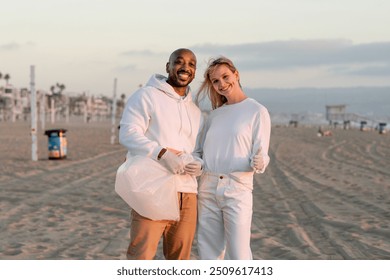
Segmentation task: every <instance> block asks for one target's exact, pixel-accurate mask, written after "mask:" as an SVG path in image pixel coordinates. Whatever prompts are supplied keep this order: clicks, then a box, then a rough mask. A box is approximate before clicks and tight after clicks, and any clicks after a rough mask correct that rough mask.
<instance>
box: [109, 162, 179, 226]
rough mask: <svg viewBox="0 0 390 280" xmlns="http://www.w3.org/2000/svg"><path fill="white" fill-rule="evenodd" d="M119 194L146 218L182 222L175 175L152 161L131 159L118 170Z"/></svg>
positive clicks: (116, 188) (116, 183) (116, 187)
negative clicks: (180, 220)
mask: <svg viewBox="0 0 390 280" xmlns="http://www.w3.org/2000/svg"><path fill="white" fill-rule="evenodd" d="M115 191H116V193H117V194H118V195H119V196H120V197H121V198H122V199H123V200H124V201H125V202H126V203H127V204H128V205H129V206H130V207H131V208H132V209H134V210H135V211H136V212H137V213H138V214H140V215H142V216H144V217H146V218H149V219H152V220H175V221H177V220H179V219H180V212H179V203H178V197H177V190H176V180H175V175H174V174H172V173H170V172H169V171H168V170H166V169H165V168H164V167H163V166H162V165H161V164H160V163H158V162H156V161H155V160H153V159H151V158H148V157H142V156H134V157H131V158H128V159H127V160H126V161H125V162H124V163H123V164H122V165H121V166H120V167H119V168H118V171H117V174H116V180H115Z"/></svg>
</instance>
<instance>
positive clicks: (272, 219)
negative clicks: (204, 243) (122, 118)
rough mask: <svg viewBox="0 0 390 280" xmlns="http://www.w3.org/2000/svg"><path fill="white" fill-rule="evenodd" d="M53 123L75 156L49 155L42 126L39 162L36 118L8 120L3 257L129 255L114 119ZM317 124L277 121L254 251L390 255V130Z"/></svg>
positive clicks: (277, 255)
mask: <svg viewBox="0 0 390 280" xmlns="http://www.w3.org/2000/svg"><path fill="white" fill-rule="evenodd" d="M50 128H65V129H68V132H67V133H66V137H67V140H68V153H67V158H66V159H63V160H48V148H47V137H46V136H44V135H43V131H41V130H40V131H39V133H38V137H39V138H38V143H39V148H38V152H39V154H38V158H39V160H38V161H37V162H33V161H32V160H31V136H30V135H29V132H30V127H29V124H28V123H25V122H16V123H5V122H0V209H1V217H0V229H1V230H0V259H8V260H14V259H17V260H20V259H23V260H25V259H33V260H40V259H45V260H48V259H50V260H62V259H81V260H84V259H94V260H101V259H103V260H111V259H114V260H115V259H125V252H126V248H127V244H128V241H129V227H130V222H129V208H128V206H127V205H126V204H125V202H123V201H122V200H121V198H120V197H119V196H118V195H117V194H116V193H115V191H114V181H115V174H116V170H117V168H118V167H119V165H120V164H121V163H122V162H123V160H124V157H125V149H124V148H123V147H122V146H121V145H119V144H118V143H116V144H110V136H111V126H110V123H109V122H95V123H89V124H84V123H83V122H78V123H73V124H65V123H58V124H52V125H49V124H48V125H47V127H46V129H50ZM316 132H317V128H316V127H312V128H310V127H306V128H304V127H298V128H293V127H273V128H272V136H271V147H270V156H271V163H270V165H269V167H268V169H267V170H266V172H265V173H264V174H259V175H256V176H255V187H254V213H253V222H252V240H251V246H252V251H253V257H254V259H267V260H292V259H299V260H306V259H318V260H324V259H353V260H358V259H359V260H375V259H390V168H389V166H390V138H389V137H390V135H389V134H384V135H380V134H379V133H377V132H375V131H367V132H362V131H359V130H357V129H355V130H354V129H352V130H342V129H338V130H334V131H333V136H331V137H317V135H316ZM156 258H157V259H161V258H162V256H161V248H160V249H159V252H158V255H157V256H156ZM191 258H192V259H197V258H198V257H197V253H196V240H195V241H194V248H193V253H192V256H191Z"/></svg>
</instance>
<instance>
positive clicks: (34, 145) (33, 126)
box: [30, 65, 38, 161]
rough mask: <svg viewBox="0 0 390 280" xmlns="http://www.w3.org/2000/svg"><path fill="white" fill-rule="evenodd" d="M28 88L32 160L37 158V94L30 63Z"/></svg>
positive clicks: (33, 67) (33, 72) (33, 68)
mask: <svg viewBox="0 0 390 280" xmlns="http://www.w3.org/2000/svg"><path fill="white" fill-rule="evenodd" d="M30 78H31V82H30V88H31V140H32V146H31V157H32V160H33V161H37V160H38V141H37V140H38V139H37V128H38V121H37V94H36V91H35V66H34V65H31V68H30Z"/></svg>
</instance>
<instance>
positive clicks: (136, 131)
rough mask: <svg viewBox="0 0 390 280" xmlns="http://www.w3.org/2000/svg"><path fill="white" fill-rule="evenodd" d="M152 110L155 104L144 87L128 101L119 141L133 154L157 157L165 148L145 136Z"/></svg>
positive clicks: (121, 123) (121, 122)
mask: <svg viewBox="0 0 390 280" xmlns="http://www.w3.org/2000/svg"><path fill="white" fill-rule="evenodd" d="M152 110H153V104H152V102H151V100H150V99H149V98H148V94H146V92H145V90H144V89H139V90H138V91H136V92H135V93H134V94H133V95H132V96H131V97H130V98H129V99H128V100H127V102H126V106H125V109H124V111H123V115H122V119H121V121H120V129H119V142H120V143H121V144H122V145H123V146H125V147H126V148H127V150H128V151H129V152H130V153H131V154H132V155H142V156H147V157H151V158H154V159H156V158H157V155H158V153H159V152H160V150H161V149H162V148H163V147H160V145H159V144H158V143H157V142H156V141H152V140H150V139H149V138H148V137H146V136H145V133H146V131H147V129H148V127H149V122H150V116H151V112H152Z"/></svg>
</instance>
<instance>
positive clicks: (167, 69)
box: [165, 62, 169, 73]
mask: <svg viewBox="0 0 390 280" xmlns="http://www.w3.org/2000/svg"><path fill="white" fill-rule="evenodd" d="M165 71H167V73H169V62H167V64H166V65H165Z"/></svg>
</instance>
